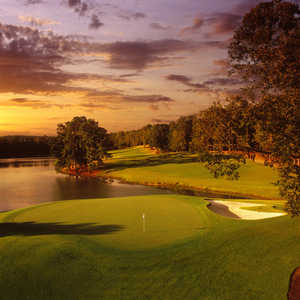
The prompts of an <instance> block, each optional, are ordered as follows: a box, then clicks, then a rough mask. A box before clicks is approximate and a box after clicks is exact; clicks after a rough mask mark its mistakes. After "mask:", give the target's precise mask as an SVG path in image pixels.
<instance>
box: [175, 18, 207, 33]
mask: <svg viewBox="0 0 300 300" xmlns="http://www.w3.org/2000/svg"><path fill="white" fill-rule="evenodd" d="M203 25H204V19H201V18H198V17H197V18H195V19H194V20H193V24H192V25H191V26H187V27H184V28H183V29H182V30H181V31H180V35H184V34H187V33H194V32H197V31H199V29H201V28H202V26H203Z"/></svg>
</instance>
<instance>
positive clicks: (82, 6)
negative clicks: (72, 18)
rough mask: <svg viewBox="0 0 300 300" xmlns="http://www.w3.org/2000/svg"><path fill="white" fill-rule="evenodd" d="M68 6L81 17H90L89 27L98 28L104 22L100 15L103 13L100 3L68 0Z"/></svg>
mask: <svg viewBox="0 0 300 300" xmlns="http://www.w3.org/2000/svg"><path fill="white" fill-rule="evenodd" d="M67 6H68V7H69V8H71V9H72V10H73V11H74V12H75V13H76V14H78V15H79V16H80V17H84V16H86V17H88V18H90V23H89V28H90V29H98V28H100V27H102V26H103V25H104V24H103V23H102V22H101V21H100V19H99V16H100V15H102V14H103V12H102V11H101V9H100V5H99V4H97V2H94V1H84V0H68V2H67Z"/></svg>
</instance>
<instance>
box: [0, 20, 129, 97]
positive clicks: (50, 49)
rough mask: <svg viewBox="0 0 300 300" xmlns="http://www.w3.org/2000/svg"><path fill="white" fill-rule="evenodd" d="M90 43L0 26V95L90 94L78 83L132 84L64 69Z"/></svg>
mask: <svg viewBox="0 0 300 300" xmlns="http://www.w3.org/2000/svg"><path fill="white" fill-rule="evenodd" d="M85 45H86V43H83V42H80V41H77V40H72V39H70V37H62V36H58V35H54V34H52V33H51V32H49V33H45V32H40V31H38V30H34V29H31V28H29V27H20V26H12V25H3V24H0V92H2V93H3V92H14V93H23V94H24V93H25V94H33V93H40V94H58V93H62V92H81V93H88V92H90V89H89V88H80V87H74V86H72V82H74V81H89V80H98V81H101V82H103V81H107V82H122V83H126V82H129V80H128V79H126V78H120V77H116V76H107V75H105V76H100V75H95V74H85V73H71V72H66V71H62V70H61V67H62V66H63V65H65V64H70V63H72V58H71V57H72V54H76V53H83V52H84V51H85Z"/></svg>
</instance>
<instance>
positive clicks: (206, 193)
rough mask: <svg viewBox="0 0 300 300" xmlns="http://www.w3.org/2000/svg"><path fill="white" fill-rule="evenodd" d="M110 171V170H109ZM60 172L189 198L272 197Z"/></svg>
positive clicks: (99, 172)
mask: <svg viewBox="0 0 300 300" xmlns="http://www.w3.org/2000/svg"><path fill="white" fill-rule="evenodd" d="M108 170H109V169H108ZM57 171H58V172H61V173H63V174H66V175H70V176H75V177H86V178H97V177H98V178H103V179H113V180H118V181H119V182H120V183H124V184H137V185H144V186H151V187H156V188H160V189H168V190H171V191H174V192H176V193H179V194H180V193H181V194H186V195H189V196H200V197H201V196H202V197H211V198H223V199H258V200H270V197H263V196H261V195H255V194H243V193H239V192H230V191H222V190H211V189H208V188H199V187H192V186H186V185H181V184H172V183H166V182H165V183H161V182H160V183H151V182H138V181H128V180H126V179H124V178H122V177H117V176H112V175H108V174H105V173H104V172H103V171H104V170H103V169H97V170H93V171H87V170H84V171H81V172H79V173H75V170H66V169H65V168H64V169H58V170H57ZM272 200H282V199H280V198H274V199H272Z"/></svg>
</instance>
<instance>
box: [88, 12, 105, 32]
mask: <svg viewBox="0 0 300 300" xmlns="http://www.w3.org/2000/svg"><path fill="white" fill-rule="evenodd" d="M103 25H104V24H103V23H102V22H101V21H100V20H99V18H98V16H96V15H93V16H92V17H91V23H90V25H89V28H90V29H98V28H100V27H102V26H103Z"/></svg>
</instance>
